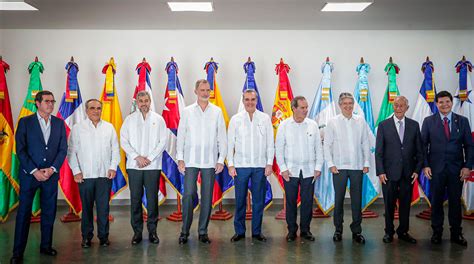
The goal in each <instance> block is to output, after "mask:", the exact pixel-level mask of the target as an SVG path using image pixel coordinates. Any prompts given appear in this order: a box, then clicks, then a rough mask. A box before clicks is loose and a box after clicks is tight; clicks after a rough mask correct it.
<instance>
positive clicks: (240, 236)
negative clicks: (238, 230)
mask: <svg viewBox="0 0 474 264" xmlns="http://www.w3.org/2000/svg"><path fill="white" fill-rule="evenodd" d="M242 239H245V235H237V234H235V235H234V236H233V237H232V238H231V239H230V242H237V241H239V240H242Z"/></svg>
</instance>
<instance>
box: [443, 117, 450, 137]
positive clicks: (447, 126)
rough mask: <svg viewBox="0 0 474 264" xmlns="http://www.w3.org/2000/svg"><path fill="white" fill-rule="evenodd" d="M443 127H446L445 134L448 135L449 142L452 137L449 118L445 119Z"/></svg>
mask: <svg viewBox="0 0 474 264" xmlns="http://www.w3.org/2000/svg"><path fill="white" fill-rule="evenodd" d="M443 121H444V122H443V125H444V134H445V135H446V138H447V139H448V140H449V137H450V136H451V132H450V131H449V119H448V118H447V117H445V118H443Z"/></svg>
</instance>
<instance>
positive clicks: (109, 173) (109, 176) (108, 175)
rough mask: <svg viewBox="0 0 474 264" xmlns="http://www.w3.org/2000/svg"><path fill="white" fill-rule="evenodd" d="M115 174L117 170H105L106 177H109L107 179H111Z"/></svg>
mask: <svg viewBox="0 0 474 264" xmlns="http://www.w3.org/2000/svg"><path fill="white" fill-rule="evenodd" d="M115 175H117V172H116V171H115V170H109V171H107V178H109V180H112V179H113V178H115Z"/></svg>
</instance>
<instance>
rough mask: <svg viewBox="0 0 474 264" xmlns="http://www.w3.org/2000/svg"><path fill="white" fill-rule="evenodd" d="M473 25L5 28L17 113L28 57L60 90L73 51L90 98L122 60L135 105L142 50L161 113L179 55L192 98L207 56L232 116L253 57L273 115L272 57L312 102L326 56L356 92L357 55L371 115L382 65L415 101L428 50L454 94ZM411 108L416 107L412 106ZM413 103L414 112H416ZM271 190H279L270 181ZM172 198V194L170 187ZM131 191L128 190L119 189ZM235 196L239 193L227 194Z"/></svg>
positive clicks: (440, 80) (122, 79)
mask: <svg viewBox="0 0 474 264" xmlns="http://www.w3.org/2000/svg"><path fill="white" fill-rule="evenodd" d="M473 46H474V31H472V30H462V31H362V30H361V31H260V30H258V31H257V30H256V31H249V30H236V31H232V30H230V31H226V30H219V31H210V30H209V31H207V30H194V31H187V30H182V31H164V30H156V31H140V30H133V31H126V30H0V53H1V54H2V55H3V58H4V60H6V61H7V62H8V63H9V64H10V66H11V71H10V72H9V73H8V76H7V80H8V86H9V90H10V96H11V100H12V105H13V115H14V117H15V121H16V117H17V116H18V113H19V111H20V108H21V105H22V103H23V100H24V97H25V93H26V89H27V87H28V81H29V76H28V72H27V70H26V69H27V66H28V64H29V63H30V62H31V61H32V60H33V59H34V57H35V56H38V57H39V59H40V61H42V62H43V64H44V66H45V72H44V74H43V75H42V82H43V87H44V89H48V90H51V91H53V92H54V94H55V95H56V97H57V98H60V97H61V95H62V93H63V91H64V89H65V75H66V72H65V70H64V66H65V64H66V63H67V62H68V61H69V58H70V56H71V55H73V56H74V58H75V60H76V62H77V63H78V64H79V67H80V71H79V75H78V78H79V84H80V87H81V92H82V96H83V98H84V99H89V98H93V97H94V98H98V97H99V96H100V93H101V91H102V85H103V81H104V75H103V74H102V73H101V69H102V67H103V66H104V63H105V62H106V61H108V59H109V58H110V57H111V56H113V57H114V58H115V62H116V64H117V75H116V82H117V88H118V93H119V98H120V102H121V107H122V113H123V115H124V116H125V115H126V114H127V113H128V110H129V109H130V98H131V96H132V94H133V91H134V87H135V84H136V82H137V75H136V73H135V71H134V70H135V66H136V65H137V64H138V63H139V62H140V61H141V59H142V57H146V58H147V60H148V62H149V63H150V65H151V67H152V72H151V82H152V88H153V89H154V94H153V96H154V99H155V100H156V102H157V103H158V104H157V105H158V109H159V112H161V109H162V105H163V95H164V88H165V85H166V72H165V71H164V67H165V65H166V63H167V62H168V61H169V59H170V57H171V56H174V58H175V60H176V62H177V63H178V65H179V67H180V72H179V76H180V80H181V84H182V86H183V90H184V91H183V92H184V96H185V101H186V103H187V104H190V103H192V102H193V101H194V99H195V98H194V94H193V85H194V82H195V81H196V80H197V79H199V78H205V76H206V75H205V72H204V70H203V67H204V64H205V62H206V61H208V60H209V58H210V57H214V60H215V61H216V62H218V63H219V66H220V68H219V71H218V76H217V81H218V83H219V87H220V89H221V92H222V94H223V97H224V101H225V103H226V106H227V111H228V113H229V114H230V115H233V114H234V113H235V112H236V110H237V108H238V101H239V98H240V92H241V90H242V87H243V83H244V76H245V75H244V71H243V69H242V65H243V64H244V63H245V61H246V60H247V57H248V56H251V57H252V59H253V60H254V61H255V63H256V67H257V72H256V80H257V84H258V86H259V90H260V93H261V95H262V100H263V105H264V109H265V112H267V113H269V114H271V109H272V106H273V100H274V96H275V89H276V85H277V81H278V78H277V76H276V75H275V72H274V68H275V64H276V63H278V62H279V59H280V57H282V58H283V59H284V60H285V62H286V63H288V64H289V65H290V67H291V72H290V74H289V77H290V81H291V84H292V87H293V94H294V95H303V96H306V97H307V98H308V100H309V102H310V103H311V102H312V101H313V97H314V94H315V89H316V88H317V86H318V84H319V80H320V78H321V72H320V65H321V63H322V62H323V61H324V60H325V58H326V56H329V57H330V58H331V61H333V62H334V66H335V69H334V72H333V85H334V87H333V89H334V90H333V92H334V94H335V95H336V96H337V95H338V94H339V93H340V92H342V91H349V92H352V91H353V90H354V85H355V81H356V78H357V75H356V72H355V67H356V66H357V65H358V63H359V59H360V57H361V56H363V57H364V58H365V61H366V62H367V63H370V64H371V65H372V72H371V73H370V75H369V82H370V88H371V93H372V97H373V104H374V105H373V108H374V115H375V117H377V116H378V112H379V107H380V105H381V101H382V98H383V93H384V91H385V87H386V84H387V77H386V75H385V73H384V71H383V69H384V67H385V65H386V64H387V61H388V57H390V56H392V57H393V59H394V62H395V63H397V64H398V65H399V66H400V68H401V72H400V74H399V78H398V85H399V88H400V91H401V93H402V94H403V95H405V96H407V97H408V99H409V100H410V103H411V105H412V106H414V104H415V100H416V96H417V93H418V89H419V88H420V85H421V83H422V80H423V74H422V72H421V70H420V67H421V64H422V63H423V62H424V60H425V58H426V56H427V55H428V56H430V58H431V60H432V61H433V62H434V65H435V81H436V85H437V89H438V91H440V90H448V91H452V92H454V90H455V89H456V87H457V74H456V73H455V70H454V65H455V63H456V62H457V61H458V60H459V59H460V58H461V56H462V55H466V57H467V58H468V59H471V60H474V49H473V48H472V47H473ZM412 110H413V107H412V108H411V111H412ZM411 111H410V112H409V114H411ZM271 181H272V185H273V192H274V197H275V198H281V197H282V193H281V190H280V189H279V187H278V184H277V182H276V180H275V179H273V178H272V179H271ZM168 195H169V196H168V197H169V198H171V199H173V198H175V197H176V195H175V193H174V192H173V191H172V190H171V189H168ZM120 197H121V198H128V190H127V191H125V192H123V193H122V194H121V195H120ZM229 197H233V194H230V195H229Z"/></svg>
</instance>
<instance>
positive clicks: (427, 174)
mask: <svg viewBox="0 0 474 264" xmlns="http://www.w3.org/2000/svg"><path fill="white" fill-rule="evenodd" d="M423 172H424V173H425V176H426V178H428V180H431V177H432V176H433V175H432V174H431V168H430V167H426V168H424V169H423Z"/></svg>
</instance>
